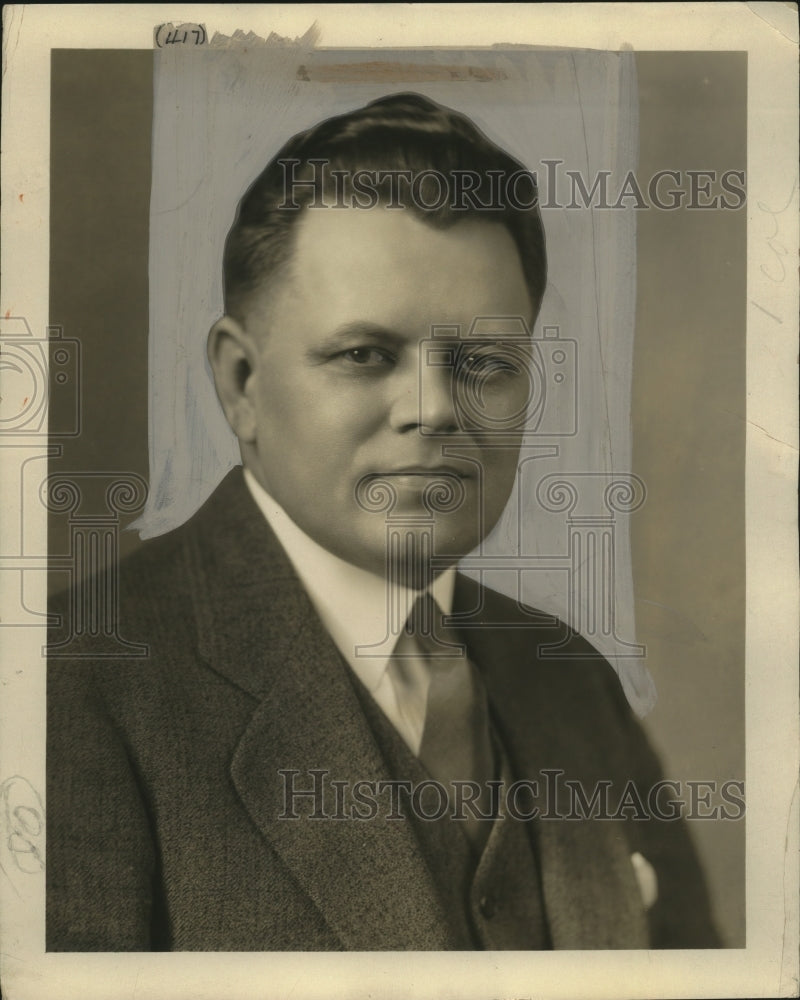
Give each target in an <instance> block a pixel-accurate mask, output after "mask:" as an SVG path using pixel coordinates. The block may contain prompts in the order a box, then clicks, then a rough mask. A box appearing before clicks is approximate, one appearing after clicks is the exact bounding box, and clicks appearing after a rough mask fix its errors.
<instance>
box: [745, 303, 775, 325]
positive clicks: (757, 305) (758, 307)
mask: <svg viewBox="0 0 800 1000" xmlns="http://www.w3.org/2000/svg"><path fill="white" fill-rule="evenodd" d="M750 302H751V303H752V304H753V305H754V306H755V307H756V309H760V310H761V312H762V313H764V314H765V315H767V316H769V318H770V319H774V320H775V322H776V323H783V320H782V319H780V318H779V317H778V316H776V315H775V313H771V312H770V311H769V309H765V308H764V307H763V306H760V305H759V304H758V302H756V300H755V299H750Z"/></svg>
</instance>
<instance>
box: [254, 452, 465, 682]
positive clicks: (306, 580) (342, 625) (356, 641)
mask: <svg viewBox="0 0 800 1000" xmlns="http://www.w3.org/2000/svg"><path fill="white" fill-rule="evenodd" d="M244 478H245V482H246V483H247V486H248V488H249V490H250V493H251V494H252V496H253V499H254V500H255V502H256V504H257V505H258V507H259V509H260V510H261V512H262V514H263V515H264V517H265V518H266V520H267V522H268V523H269V526H270V527H271V528H272V530H273V532H274V533H275V535H276V536H277V538H278V541H279V542H280V543H281V545H282V546H283V548H284V550H285V551H286V554H287V556H288V557H289V560H290V562H291V563H292V565H293V566H294V569H295V572H296V573H297V575H298V576H299V577H300V580H301V582H302V584H303V586H304V587H305V589H306V591H307V593H308V596H309V597H310V599H311V602H312V604H313V605H314V607H315V609H316V611H317V614H318V615H319V617H320V619H321V620H322V624H323V625H324V626H325V628H326V629H327V630H328V632H329V633H330V635H331V637H332V639H333V641H334V642H335V643H336V646H337V647H338V649H339V652H340V653H341V654H342V656H343V657H344V658H345V660H346V661H347V663H348V664H349V665H350V666H351V667H352V669H353V670H354V671H355V673H356V674H357V675H358V677H359V678H360V679H361V681H362V682H363V683H364V685H365V686H366V687H367V689H368V690H369V691H370V692H374V691H375V689H376V688H377V687H378V685H379V684H380V683H381V680H382V679H383V675H384V673H385V671H386V668H387V666H388V664H389V659H390V657H391V653H392V649H393V647H394V641H395V639H396V635H394V636H391V637H390V640H391V641H390V642H388V643H387V642H386V639H387V636H389V632H390V631H391V630H390V628H389V622H388V607H389V595H388V592H387V586H386V581H385V579H383V578H382V577H380V576H377V575H376V574H374V573H370V572H369V571H368V570H364V569H360V568H359V567H358V566H353V565H352V564H351V563H348V562H345V560H344V559H340V558H339V557H338V556H335V555H333V553H331V552H328V550H327V549H324V548H323V547H322V546H321V545H319V544H318V543H317V542H315V541H314V540H313V539H312V538H310V537H309V536H308V535H307V534H306V533H305V532H304V531H303V530H302V529H301V528H299V527H298V526H297V525H296V524H295V523H294V521H292V519H291V518H290V517H289V515H288V514H287V513H286V511H285V510H284V509H283V508H282V507H281V506H280V504H278V503H277V501H276V500H274V499H273V498H272V497H271V496H270V495H269V493H267V491H266V490H265V489H264V487H263V486H262V485H261V484H260V483H259V482H258V480H257V479H256V478H255V476H254V475H253V473H252V472H250V470H249V469H245V470H244ZM455 581H456V570H455V568H453V567H451V568H450V569H447V570H445V571H444V572H443V573H441V574H440V575H439V576H437V577H436V579H435V580H434V581H433V583H432V584H431V586H430V587H429V590H430V593H431V595H432V596H433V598H434V600H435V601H436V603H437V604H438V605H439V608H440V609H441V610H442V611H443V612H444V613H445V614H450V613H451V612H452V610H453V593H454V590H455ZM417 596H418V594H417V593H416V592H414V591H411V590H408V589H407V588H405V587H399V586H395V587H394V588H393V593H392V597H393V598H394V599H396V600H399V601H400V605H399V606H400V607H401V608H407V609H408V611H410V610H411V608H412V606H413V604H414V601H415V600H416V598H417ZM402 626H403V622H402V621H401V622H400V624H399V627H398V629H396V630H395V631H396V632H397V634H399V629H402ZM359 646H362V647H363V646H375V647H378V650H379V651H378V652H375V653H370V655H369V656H364V655H358V656H357V655H356V647H359ZM381 649H382V650H383V652H380V650H381Z"/></svg>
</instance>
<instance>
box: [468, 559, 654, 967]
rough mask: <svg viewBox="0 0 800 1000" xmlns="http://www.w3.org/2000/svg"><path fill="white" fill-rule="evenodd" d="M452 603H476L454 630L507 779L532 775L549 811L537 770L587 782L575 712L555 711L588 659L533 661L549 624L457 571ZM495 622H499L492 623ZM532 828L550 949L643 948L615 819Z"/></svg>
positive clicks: (642, 925)
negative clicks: (468, 619) (505, 757)
mask: <svg viewBox="0 0 800 1000" xmlns="http://www.w3.org/2000/svg"><path fill="white" fill-rule="evenodd" d="M455 602H456V603H455V606H454V612H456V613H458V612H462V613H465V612H467V611H470V610H472V609H476V608H478V607H480V608H481V610H479V611H478V612H477V614H476V615H475V617H474V619H473V623H474V624H473V625H472V626H470V627H467V628H464V629H463V634H464V636H465V641H466V643H467V646H468V649H469V653H470V656H471V657H472V658H473V660H474V662H476V663H477V664H479V665H480V667H481V670H482V672H483V674H484V677H485V680H486V685H487V690H488V693H489V698H490V702H491V704H492V709H493V712H494V714H495V718H496V722H497V725H498V728H499V729H500V732H501V735H502V737H503V739H504V742H505V744H506V747H507V750H508V752H509V754H510V756H511V759H512V762H513V768H514V771H515V777H516V779H517V780H520V779H526V778H529V779H532V780H535V781H538V783H539V794H538V797H537V801H536V805H537V806H538V808H539V810H540V815H541V816H544V815H545V814H546V812H547V809H548V801H547V797H546V790H547V789H546V778H545V777H543V776H542V770H543V769H544V768H548V767H549V768H553V769H556V768H557V769H559V770H561V771H563V772H564V775H563V778H564V779H570V778H575V779H578V780H581V779H582V778H585V779H586V782H590V780H591V779H590V778H589V773H590V772H591V767H590V768H589V771H588V772H587V759H588V758H593V760H592V762H593V763H595V764H596V754H593V753H592V751H591V748H587V746H585V745H583V744H582V742H581V733H582V721H581V719H580V718H575V717H574V716H568V715H565V714H563V713H562V712H561V711H560V710H561V709H562V708H563V707H564V703H563V701H562V699H561V698H560V697H559V692H560V691H561V690H562V689H563V687H564V681H565V677H564V674H563V672H564V671H567V670H575V669H588V670H591V669H594V668H593V667H592V665H591V664H585V665H584V666H583V667H581V668H578V667H577V666H576V665H575V664H574V663H571V662H570V661H567V662H566V663H560V664H553V663H552V662H550V663H542V662H539V660H538V658H537V656H536V646H537V643H539V642H552V641H553V638H554V635H553V632H552V628H547V627H546V626H545V627H542V626H535V628H534V627H531V624H530V622H528V623H527V625H528V627H519V626H520V625H521V624H522V615H521V613H520V612H519V610H518V609H517V608H516V607H515V605H514V604H513V602H511V601H509V600H507V599H506V598H502V597H500V596H499V595H496V594H493V593H492V592H491V591H487V590H479V588H477V585H475V584H473V583H472V581H468V580H466V579H465V578H464V577H459V582H458V585H457V588H456V597H455ZM497 622H505V625H504V626H499V627H498V626H497V625H496V624H494V623H497ZM514 622H516V625H517V627H513V623H514ZM493 625H494V627H493ZM556 627H560V628H563V626H556ZM558 672H561V676H560V677H559V675H558ZM576 683H577V684H580V680H579V679H578V680H577V681H576ZM607 777H609V778H618V776H616V775H607ZM551 780H552V778H551ZM551 787H552V786H551ZM587 791H589V792H590V791H591V788H589V789H587ZM550 806H551V808H552V802H551V803H550ZM535 835H536V837H537V842H538V849H539V858H540V870H541V877H542V893H543V897H544V903H545V908H546V912H547V921H548V926H549V930H550V935H551V939H552V944H553V947H554V948H556V949H585V948H646V947H647V946H648V931H647V921H646V916H645V913H644V910H643V908H642V904H641V900H640V896H639V891H638V888H637V884H636V879H635V875H634V871H633V866H632V864H631V860H630V848H629V846H628V844H627V840H626V838H625V836H624V833H623V831H622V829H621V824H620V823H616V822H609V821H602V820H577V819H575V820H565V819H557V818H552V819H545V818H542V819H540V820H538V821H537V822H536V824H535Z"/></svg>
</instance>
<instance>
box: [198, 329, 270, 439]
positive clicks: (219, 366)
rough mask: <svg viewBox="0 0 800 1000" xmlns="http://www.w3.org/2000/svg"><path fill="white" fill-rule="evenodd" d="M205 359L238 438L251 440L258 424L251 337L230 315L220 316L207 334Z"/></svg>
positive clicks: (253, 347) (255, 363) (255, 348)
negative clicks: (206, 357)
mask: <svg viewBox="0 0 800 1000" xmlns="http://www.w3.org/2000/svg"><path fill="white" fill-rule="evenodd" d="M208 360H209V363H210V364H211V370H212V371H213V373H214V384H215V385H216V388H217V395H218V396H219V401H220V403H222V409H223V410H224V411H225V416H226V417H227V419H228V423H229V424H230V425H231V427H232V429H233V432H234V434H235V435H236V436H237V438H239V441H240V442H242V443H243V444H249V443H252V442H253V441H255V437H256V427H257V421H256V411H255V407H254V405H253V391H254V387H255V381H256V379H255V373H256V368H257V365H258V351H257V347H256V344H255V343H254V341H253V338H252V337H251V336H250V334H249V333H248V332H247V331H246V330H245V329H244V327H243V326H242V325H241V324H240V323H238V322H237V321H236V320H235V319H233V318H232V317H231V316H223V317H222V319H220V320H218V321H217V322H216V323H215V324H214V325H213V326H212V327H211V331H210V333H209V335H208Z"/></svg>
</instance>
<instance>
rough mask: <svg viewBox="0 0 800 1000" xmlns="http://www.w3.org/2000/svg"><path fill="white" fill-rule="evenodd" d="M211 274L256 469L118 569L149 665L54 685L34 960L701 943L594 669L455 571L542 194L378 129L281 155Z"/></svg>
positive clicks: (484, 501) (649, 775)
mask: <svg viewBox="0 0 800 1000" xmlns="http://www.w3.org/2000/svg"><path fill="white" fill-rule="evenodd" d="M526 185H527V186H526ZM443 192H444V194H443ZM224 267H225V300H226V301H225V316H224V317H223V318H222V319H221V320H220V321H219V322H218V323H217V324H216V325H215V326H214V328H213V329H212V331H211V335H210V337H209V358H210V362H211V366H212V369H213V372H214V378H215V382H216V386H217V391H218V395H219V398H220V400H221V403H222V406H223V408H224V410H225V414H226V416H227V419H228V421H229V423H230V425H231V427H232V428H233V430H234V432H235V434H236V436H237V437H238V439H239V442H240V447H241V454H242V460H243V465H244V471H242V470H241V469H237V470H234V471H233V472H232V473H231V474H229V475H228V476H227V477H226V479H225V480H224V481H223V482H222V483H221V484H220V486H219V487H218V489H217V490H216V492H215V493H214V494H213V496H212V497H211V498H210V500H209V501H208V502H207V503H206V505H205V506H204V508H203V509H202V510H201V511H199V512H198V514H196V515H195V517H194V518H192V519H191V520H190V521H189V522H188V523H187V524H186V525H184V526H183V527H182V528H180V529H178V530H177V531H176V532H173V533H172V534H170V535H168V536H165V537H163V538H161V539H158V540H156V541H154V542H152V543H149V544H147V545H146V546H144V548H143V549H142V550H141V552H139V553H137V554H136V555H135V556H134V557H133V558H132V559H131V560H130V561H129V562H128V563H127V564H126V565H124V566H123V567H122V573H121V626H122V629H123V631H124V634H125V635H126V637H127V638H129V639H131V640H133V641H138V642H146V643H147V644H148V645H149V648H150V653H149V656H148V657H147V659H146V660H144V661H142V660H133V659H131V660H129V661H126V660H114V661H108V662H107V664H105V665H104V664H103V663H102V662H92V660H91V658H87V659H80V658H76V660H75V661H71V662H69V663H60V662H58V661H54V662H53V664H51V667H50V672H49V680H48V685H49V686H48V706H49V712H48V714H49V726H48V728H49V751H48V753H49V757H48V761H49V772H48V797H49V821H48V822H49V827H48V831H49V864H48V890H47V892H48V898H47V907H48V909H47V943H48V948H49V949H51V950H192V949H196V950H227V951H237V950H323V949H328V950H342V949H348V950H378V949H395V950H400V949H416V950H431V949H432V950H438V949H515V950H523V949H547V948H643V947H648V946H653V947H711V946H714V945H715V944H716V943H717V942H716V937H715V934H714V930H713V927H712V925H711V920H710V917H709V913H708V904H707V901H706V898H705V893H704V889H703V884H702V875H701V873H700V870H699V867H698V864H697V861H696V858H695V856H694V853H693V851H692V848H691V846H690V843H689V841H688V837H687V833H686V830H685V828H684V826H683V825H682V823H681V822H680V821H675V820H674V819H673V820H670V821H667V820H666V819H664V820H662V819H658V818H647V819H642V818H636V814H637V811H638V807H637V805H636V802H637V801H639V800H640V799H646V798H647V796H648V794H649V793H650V792H651V790H652V789H654V788H656V789H657V788H658V786H659V782H660V774H659V768H658V764H657V762H656V760H655V758H654V756H653V754H652V752H651V750H650V749H649V747H648V746H647V744H646V741H645V739H644V737H643V735H642V733H641V731H640V730H639V728H638V726H637V725H636V723H635V721H634V720H633V719H632V717H631V714H630V711H629V709H628V706H627V704H626V703H625V700H624V697H623V696H622V693H621V690H620V687H619V684H618V681H617V679H616V676H615V675H614V672H613V670H612V669H611V668H610V667H609V666H608V664H606V663H605V662H604V661H603V660H602V659H601V658H599V657H598V655H597V654H596V653H595V651H594V650H593V649H592V648H591V647H590V646H589V645H588V644H587V643H586V642H585V641H584V640H582V639H581V638H580V637H579V636H577V635H575V634H574V633H572V632H570V630H569V629H567V628H565V627H564V626H563V625H561V624H560V623H558V622H554V621H553V620H552V619H551V618H548V617H547V616H544V615H541V614H539V613H537V612H535V611H533V610H532V609H529V608H524V607H522V606H520V605H519V604H517V603H516V602H513V601H510V600H508V599H506V598H504V597H501V596H500V595H499V594H496V593H493V592H492V591H490V590H488V589H486V588H483V587H480V586H478V585H477V584H474V583H471V582H470V581H468V580H467V579H466V578H464V577H462V576H460V575H459V574H458V573H457V572H456V564H457V562H458V560H459V558H460V557H462V556H463V555H465V554H467V553H468V552H470V551H472V550H473V549H474V548H475V547H476V546H477V545H478V544H479V543H480V541H481V540H482V539H483V538H484V537H485V536H486V535H487V534H488V533H489V532H490V531H491V529H492V528H493V526H494V525H495V524H496V522H497V520H498V518H499V517H500V514H501V512H502V510H503V508H504V506H505V504H506V502H507V500H508V497H509V494H510V492H511V488H512V485H513V482H514V478H515V474H516V468H517V462H518V455H519V448H520V442H521V440H522V436H523V433H524V427H525V414H526V410H527V407H528V405H529V404H530V381H529V364H530V360H531V355H532V352H533V350H534V348H533V345H532V341H531V339H530V335H529V331H530V330H531V329H532V328H533V324H534V321H535V319H536V315H537V313H538V310H539V306H540V303H541V299H542V295H543V293H544V286H545V250H544V234H543V231H542V226H541V219H540V216H539V212H538V208H537V207H536V198H535V188H534V187H533V181H532V179H531V178H530V176H529V175H527V174H526V172H525V171H524V170H523V168H522V167H521V165H520V164H519V163H517V162H516V161H515V160H513V158H511V157H510V156H509V155H508V154H507V153H505V152H503V151H502V150H500V149H498V148H497V147H496V146H494V145H493V144H492V143H491V142H490V141H489V140H488V139H486V137H485V136H483V134H482V133H480V132H479V131H478V130H477V129H476V128H475V127H474V125H472V123H471V122H469V121H468V120H467V119H466V118H464V117H463V116H461V115H458V114H456V113H454V112H451V111H449V110H447V109H444V108H441V107H439V106H437V105H435V104H433V103H432V102H430V101H428V100H426V99H424V98H421V97H418V96H416V95H400V96H395V97H390V98H386V99H384V100H381V101H376V102H373V103H372V104H370V105H368V106H367V107H365V108H362V109H360V110H357V111H354V112H352V113H349V114H347V115H343V116H341V117H340V118H336V119H331V120H328V121H325V122H323V123H321V124H320V125H318V126H317V127H315V128H313V129H311V130H309V131H308V132H306V133H303V134H301V135H300V136H297V137H295V138H294V139H292V140H291V141H290V142H289V143H288V144H287V145H286V146H285V147H284V149H283V150H281V152H280V153H279V154H278V155H277V156H276V157H275V159H274V160H273V161H271V163H270V164H268V165H267V167H266V168H265V170H264V172H263V173H262V174H261V175H260V177H259V178H258V179H257V180H256V181H255V182H254V184H253V185H252V187H251V188H250V190H249V191H248V192H247V193H246V195H245V196H244V198H243V199H242V202H241V204H240V207H239V212H238V214H237V218H236V220H235V222H234V225H233V228H232V230H231V233H230V234H229V237H228V242H227V245H226V251H225V263H224ZM554 644H559V645H560V647H561V649H562V651H563V650H564V649H568V651H569V652H570V654H571V656H570V658H568V659H563V658H559V659H553V658H549V659H548V656H547V647H551V646H553V645H554ZM560 776H563V777H564V778H565V779H567V780H568V781H569V782H570V784H563V783H562V784H561V786H560V789H559V787H557V786H558V781H559V777H560ZM632 785H633V788H634V789H639V792H637V793H636V795H635V796H634V799H633V800H632V801H633V805H631V800H630V798H629V797H630V795H631V791H630V789H631V786H632ZM576 788H577V789H579V790H580V791H581V793H582V794H583V795H584V797H585V798H586V799H589V798H590V797H591V796H592V795H594V792H595V791H596V790H597V789H598V788H599V789H600V790H601V792H602V794H603V795H605V794H606V793H607V794H608V795H609V803H608V804H607V805H604V806H603V807H602V810H604V811H605V812H609V811H610V812H611V813H613V814H614V817H615V818H613V819H611V818H609V816H608V815H606V816H605V817H604V818H601V819H594V818H592V812H593V808H594V807H593V806H592V805H591V804H590V803H588V804H587V803H585V802H584V806H585V808H584V807H583V806H581V807H580V808H579V806H580V804H581V801H582V800H581V799H580V798H578V799H577V800H576V798H575V789H576ZM565 793H568V794H566V795H565ZM637 796H638V798H637ZM626 797H627V798H626ZM626 802H627V806H625V803H626ZM621 806H625V807H624V808H623V807H621ZM602 810H601V811H602Z"/></svg>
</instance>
